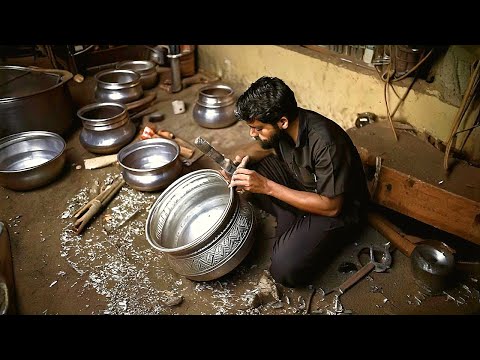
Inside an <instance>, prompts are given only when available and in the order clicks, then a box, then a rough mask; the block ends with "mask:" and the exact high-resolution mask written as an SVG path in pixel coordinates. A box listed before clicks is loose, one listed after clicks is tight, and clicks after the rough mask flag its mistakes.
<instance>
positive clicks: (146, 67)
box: [116, 60, 156, 75]
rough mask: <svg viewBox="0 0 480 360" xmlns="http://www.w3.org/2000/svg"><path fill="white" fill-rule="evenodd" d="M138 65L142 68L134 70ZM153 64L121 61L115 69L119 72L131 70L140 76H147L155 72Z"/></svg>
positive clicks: (139, 61)
mask: <svg viewBox="0 0 480 360" xmlns="http://www.w3.org/2000/svg"><path fill="white" fill-rule="evenodd" d="M138 65H143V67H142V68H140V69H136V68H135V67H136V66H138ZM155 66H156V65H155V63H154V62H153V61H149V60H131V61H122V62H121V63H118V64H117V66H116V68H117V69H119V70H132V71H134V72H136V73H139V74H141V75H148V74H149V73H152V72H154V71H155Z"/></svg>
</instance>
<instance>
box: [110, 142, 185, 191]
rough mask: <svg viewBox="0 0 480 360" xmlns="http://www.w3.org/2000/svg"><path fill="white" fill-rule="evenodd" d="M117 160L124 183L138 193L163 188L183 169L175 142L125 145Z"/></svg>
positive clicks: (178, 148)
mask: <svg viewBox="0 0 480 360" xmlns="http://www.w3.org/2000/svg"><path fill="white" fill-rule="evenodd" d="M117 157H118V162H119V164H120V166H121V167H122V176H123V179H124V180H125V182H126V183H127V184H128V185H130V186H131V187H133V188H134V189H137V190H140V191H157V190H161V189H164V188H166V187H167V186H168V185H170V184H171V183H172V182H173V181H174V180H176V179H177V177H178V175H180V173H181V172H182V169H183V165H182V162H181V161H180V147H179V146H178V144H177V143H176V142H175V141H172V140H168V139H163V138H153V139H147V140H141V141H138V142H135V143H133V144H130V145H127V146H125V147H124V148H123V149H122V150H120V152H119V153H118V156H117Z"/></svg>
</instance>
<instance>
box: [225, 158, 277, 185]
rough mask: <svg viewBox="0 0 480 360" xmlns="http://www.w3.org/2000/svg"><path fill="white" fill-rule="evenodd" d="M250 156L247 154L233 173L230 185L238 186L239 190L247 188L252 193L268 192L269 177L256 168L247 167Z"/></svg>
mask: <svg viewBox="0 0 480 360" xmlns="http://www.w3.org/2000/svg"><path fill="white" fill-rule="evenodd" d="M248 160H249V158H248V156H245V157H244V158H243V159H242V161H241V162H240V164H239V165H238V167H237V170H236V171H235V172H234V173H233V175H232V179H231V181H230V185H229V187H234V186H236V187H237V190H247V191H250V192H252V193H259V194H267V192H268V187H267V178H266V177H264V176H262V175H260V174H259V173H257V172H256V171H255V170H250V169H247V168H245V166H246V164H247V162H248Z"/></svg>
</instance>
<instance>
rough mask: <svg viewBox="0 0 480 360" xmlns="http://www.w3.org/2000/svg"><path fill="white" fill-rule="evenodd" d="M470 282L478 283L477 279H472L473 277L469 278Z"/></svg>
mask: <svg viewBox="0 0 480 360" xmlns="http://www.w3.org/2000/svg"><path fill="white" fill-rule="evenodd" d="M470 280H472V281H473V282H475V283H476V282H478V279H477V278H474V277H470Z"/></svg>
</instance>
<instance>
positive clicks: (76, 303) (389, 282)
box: [0, 77, 480, 315]
mask: <svg viewBox="0 0 480 360" xmlns="http://www.w3.org/2000/svg"><path fill="white" fill-rule="evenodd" d="M229 85H231V86H233V87H234V88H235V86H234V85H233V84H229ZM69 86H70V88H71V93H72V96H73V100H74V104H75V108H76V109H78V108H79V107H81V106H83V105H86V104H88V103H90V102H93V86H94V81H93V79H92V78H91V77H87V78H86V79H85V81H84V82H83V83H82V84H77V83H74V82H71V83H70V85H69ZM202 86H203V85H201V84H196V85H192V86H190V87H188V88H186V89H183V90H182V91H181V92H179V93H176V94H168V93H167V92H165V91H163V90H161V89H158V90H157V98H158V99H161V100H162V101H161V102H159V103H158V104H157V108H158V110H159V111H161V112H163V113H164V114H165V118H164V120H163V121H162V122H160V123H158V126H159V127H161V128H163V129H167V130H169V131H171V132H173V133H174V134H176V135H177V136H179V137H181V138H183V139H185V140H187V141H189V142H190V143H193V140H194V139H195V138H196V137H197V136H202V137H204V138H205V139H207V140H208V141H210V143H211V144H212V145H213V146H215V147H216V148H217V149H218V150H220V151H222V152H223V153H225V155H227V156H230V157H233V156H234V155H235V150H234V149H235V148H236V147H237V146H244V145H248V144H249V143H251V141H252V140H251V139H250V137H249V135H248V128H247V126H246V125H245V124H244V123H241V122H238V123H236V124H234V125H232V126H230V127H228V128H224V129H215V130H214V129H206V128H202V127H200V126H199V125H197V124H196V123H195V121H194V120H193V117H192V109H193V106H194V104H195V101H196V97H197V93H198V90H199V89H200V88H201V87H202ZM236 90H237V91H241V90H242V89H236ZM173 100H183V101H184V102H185V104H186V105H187V111H186V112H185V113H184V114H178V115H174V114H173V110H172V105H171V102H172V101H173ZM143 121H145V119H143ZM80 131H81V125H80V124H79V123H78V120H77V124H76V128H75V129H74V130H73V131H72V132H71V133H70V134H69V135H68V136H67V141H68V145H67V151H66V153H67V164H66V166H65V169H64V171H63V173H62V174H61V176H60V177H59V178H58V179H56V180H55V181H54V182H53V183H51V184H50V185H47V186H45V187H43V188H40V189H36V190H32V191H26V192H16V191H12V190H9V189H6V188H1V187H0V199H1V202H0V204H1V206H0V221H3V222H4V223H5V224H6V228H7V229H8V232H9V235H10V241H11V248H12V254H13V266H14V274H15V283H16V289H15V290H16V305H17V311H18V313H19V314H45V315H47V314H48V315H50V314H62V315H63V314H73V315H79V314H180V315H200V314H264V315H267V314H268V315H283V314H295V315H301V314H306V313H307V309H308V310H310V311H309V312H308V313H310V314H338V315H344V314H355V315H356V314H359V315H385V314H477V313H479V310H480V296H479V295H480V294H479V291H478V290H479V284H478V279H480V274H474V273H468V274H462V276H459V277H457V278H456V281H455V283H454V284H453V286H452V287H451V288H450V289H448V290H447V291H446V292H444V293H442V294H440V295H437V296H428V294H426V292H425V291H424V290H423V289H422V288H421V287H420V286H419V285H418V284H417V283H416V282H415V279H414V277H413V275H412V271H411V268H410V260H409V258H407V257H406V256H404V255H402V254H401V253H400V252H398V251H396V250H395V251H393V252H392V258H393V262H392V265H391V268H390V269H388V270H387V271H386V272H379V273H376V272H372V273H370V274H368V275H367V276H366V277H365V278H364V279H362V280H361V281H360V282H359V283H358V284H356V285H355V286H353V287H352V288H351V289H350V290H348V291H347V292H346V293H345V294H343V295H342V296H340V297H337V301H336V299H335V298H336V297H335V293H330V294H329V295H327V296H323V294H324V292H325V291H327V290H329V289H332V288H334V287H337V286H339V285H340V284H341V283H342V282H343V281H345V280H346V279H347V278H349V277H350V276H351V275H352V274H353V273H354V269H355V266H356V268H357V269H358V268H360V264H359V262H358V259H357V254H358V252H359V250H360V249H362V248H363V247H365V246H369V245H371V244H376V245H379V246H382V245H383V244H385V243H386V240H385V238H383V236H381V235H380V234H379V233H377V232H376V231H375V230H374V229H372V228H367V229H366V231H365V232H364V233H363V234H362V235H361V236H360V237H359V238H358V239H354V241H352V243H351V245H349V246H347V247H346V248H344V249H343V251H342V252H341V253H340V254H338V256H337V257H336V258H334V259H332V262H331V264H329V265H328V267H327V269H326V270H325V272H324V273H323V274H322V275H321V276H319V278H318V279H317V280H316V281H315V282H314V283H313V284H311V286H309V287H306V288H299V289H290V288H284V287H282V286H281V285H279V284H277V288H278V290H279V294H278V295H279V301H272V302H270V303H265V304H261V305H259V306H255V305H258V304H253V305H252V299H253V297H254V294H255V291H256V289H257V285H258V283H259V281H260V279H261V278H262V276H263V275H264V273H265V270H267V269H268V267H269V252H270V247H271V245H272V242H273V241H274V238H273V234H274V229H275V225H276V224H275V219H274V218H273V217H271V216H269V215H267V214H265V213H262V212H261V211H259V210H256V211H255V214H256V217H257V220H258V224H257V227H256V228H255V242H254V245H253V248H252V250H251V251H250V252H249V254H248V255H247V256H246V258H245V260H244V261H243V262H242V263H241V264H240V265H239V266H238V267H236V268H235V269H234V270H233V271H231V272H230V273H229V274H227V275H225V276H223V277H222V278H220V279H217V280H213V281H207V282H196V281H192V280H189V279H187V278H185V277H183V276H180V275H178V274H176V273H175V272H174V271H172V269H171V267H170V266H169V263H168V262H167V258H166V255H164V254H162V253H160V252H158V251H156V250H155V249H154V248H152V247H151V246H150V245H149V243H148V242H147V240H146V236H145V223H146V218H147V215H148V210H149V208H150V207H151V205H152V204H153V203H154V202H155V200H156V199H157V197H158V196H159V195H160V194H161V192H141V191H137V190H134V189H132V188H131V187H129V186H128V185H125V186H123V188H122V189H121V190H120V192H119V194H117V196H116V197H115V198H114V199H113V201H112V202H111V203H110V204H109V205H108V207H107V208H106V209H105V210H104V211H103V212H102V213H101V214H100V215H99V216H97V217H96V218H95V219H94V220H93V221H92V222H91V223H90V224H89V226H88V227H87V228H86V230H85V231H84V232H83V233H82V234H81V235H76V234H75V233H74V232H73V231H72V222H73V220H74V219H73V218H72V215H73V214H74V213H75V211H76V210H77V209H78V208H79V207H81V206H82V205H83V204H84V203H86V202H87V201H88V200H89V199H91V198H92V197H93V196H94V190H93V189H95V188H97V189H98V187H99V186H100V185H104V184H108V183H110V182H111V181H112V179H113V177H114V176H116V175H118V174H120V167H119V165H112V166H109V167H105V168H102V169H96V170H86V169H85V168H84V162H83V160H84V159H87V158H92V157H95V155H94V154H91V153H89V152H88V151H86V150H85V149H84V148H83V147H82V146H81V144H80V143H79V132H80ZM197 151H198V150H197ZM202 168H212V169H219V167H218V166H217V164H216V163H214V162H213V161H212V160H210V159H209V158H208V157H206V156H202V157H200V158H199V159H198V160H197V161H195V162H194V163H193V164H192V165H191V166H188V167H187V166H184V169H183V173H182V174H186V173H188V172H191V171H194V170H198V169H202ZM345 263H351V264H345ZM352 264H353V265H352ZM349 270H350V271H349ZM337 295H338V294H337Z"/></svg>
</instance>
